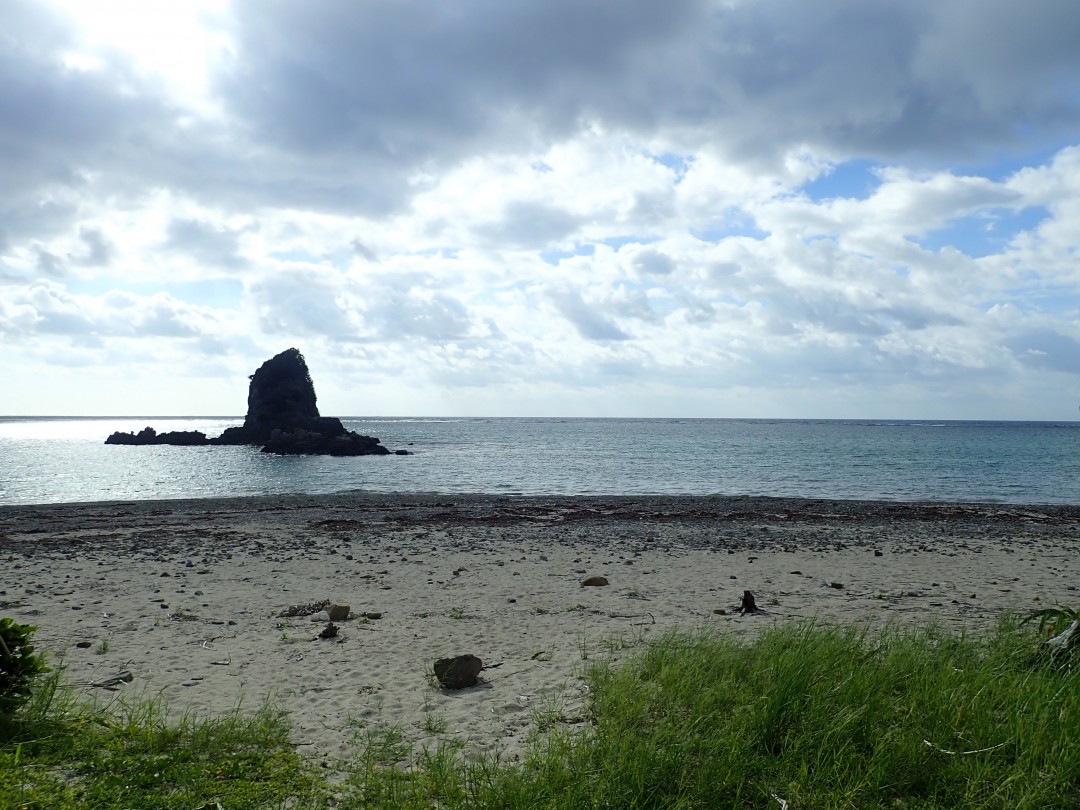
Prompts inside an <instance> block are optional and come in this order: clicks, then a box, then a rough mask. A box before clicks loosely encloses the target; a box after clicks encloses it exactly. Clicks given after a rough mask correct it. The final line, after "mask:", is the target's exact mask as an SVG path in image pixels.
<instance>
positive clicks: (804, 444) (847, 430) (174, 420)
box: [0, 416, 1080, 504]
mask: <svg viewBox="0 0 1080 810" xmlns="http://www.w3.org/2000/svg"><path fill="white" fill-rule="evenodd" d="M340 418H341V420H342V422H343V424H344V425H345V427H346V428H347V429H348V430H352V431H355V432H357V433H360V434H364V435H370V436H374V437H376V438H378V439H379V440H380V441H381V442H382V444H383V446H385V447H386V448H388V449H389V450H391V451H395V450H407V451H408V455H401V456H398V455H392V456H388V457H354V458H337V457H329V456H275V455H271V454H266V453H261V452H259V448H258V447H253V446H247V445H240V446H198V447H173V446H144V447H123V446H112V445H105V444H104V441H105V438H106V437H107V436H108V435H109V434H111V433H113V432H115V431H125V432H127V431H137V430H140V429H142V428H143V427H146V426H150V427H154V428H155V429H158V430H166V429H168V430H178V429H181V430H200V431H202V432H204V433H205V434H206V435H208V436H216V435H219V434H220V433H221V432H222V431H223V430H224V429H225V428H227V427H230V426H232V425H236V424H239V423H240V421H242V420H241V418H240V417H199V416H196V417H147V416H121V417H101V416H94V417H74V416H66V417H32V416H24V417H0V458H2V459H3V460H4V462H5V463H4V464H3V465H0V504H14V503H22V504H26V503H66V502H86V501H115V500H162V499H174V498H203V497H228V496H234V495H270V494H330V493H335V492H345V491H355V490H364V491H371V492H397V493H414V492H432V493H446V494H451V493H462V494H464V493H476V494H503V495H551V496H573V495H680V496H683V495H754V496H769V495H774V496H779V497H800V498H825V499H838V500H892V501H957V502H960V501H963V502H987V503H1018V504H1019V503H1032V504H1040V503H1041V504H1047V503H1056V504H1080V429H1078V427H1080V422H1076V421H1045V420H1038V421H1018V420H1010V421H1004V420H999V421H990V420H921V419H920V420H916V419H895V418H894V419H881V418H868V419H778V418H766V417H761V418H752V419H740V418H731V417H725V418H682V417H667V418H658V417H622V418H613V417H456V416H454V417H447V416H435V417H417V416H367V417H340Z"/></svg>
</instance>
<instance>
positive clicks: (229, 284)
mask: <svg viewBox="0 0 1080 810" xmlns="http://www.w3.org/2000/svg"><path fill="white" fill-rule="evenodd" d="M66 287H67V290H68V292H70V293H72V294H75V295H94V296H98V295H105V294H106V293H110V292H114V291H116V290H122V291H123V292H126V293H131V294H132V295H139V296H151V295H154V294H155V293H166V294H167V295H170V296H172V297H173V298H176V299H177V300H180V301H185V302H187V303H189V304H196V305H198V306H208V307H224V308H230V307H238V306H239V305H240V301H241V299H242V298H243V295H244V285H243V284H242V283H241V282H240V281H239V280H237V279H233V278H214V279H202V280H199V281H176V282H171V283H165V284H162V283H160V282H153V283H140V282H137V281H129V280H128V279H122V280H121V279H112V278H92V279H85V280H84V279H72V280H71V281H68V282H67V284H66Z"/></svg>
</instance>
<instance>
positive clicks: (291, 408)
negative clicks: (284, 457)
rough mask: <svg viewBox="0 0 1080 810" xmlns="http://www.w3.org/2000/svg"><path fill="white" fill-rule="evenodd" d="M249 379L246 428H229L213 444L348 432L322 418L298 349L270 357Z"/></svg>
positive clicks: (308, 374) (329, 420)
mask: <svg viewBox="0 0 1080 810" xmlns="http://www.w3.org/2000/svg"><path fill="white" fill-rule="evenodd" d="M250 379H251V384H250V385H248V410H247V416H246V417H245V418H244V424H243V426H242V427H231V428H228V429H227V430H226V431H225V432H224V433H222V434H221V435H220V436H219V437H218V438H216V439H214V440H213V441H214V444H266V443H267V442H268V441H270V435H271V434H272V433H273V432H274V431H275V430H280V431H283V432H285V433H291V432H293V431H296V430H308V431H313V432H316V433H319V434H322V435H325V436H327V437H332V436H333V435H341V434H342V433H344V432H345V428H344V427H343V426H342V424H341V422H339V421H338V420H337V419H333V418H331V419H327V420H323V419H322V418H321V417H320V416H319V408H318V406H317V405H316V404H315V385H314V383H312V382H311V374H310V373H309V372H308V367H307V363H306V362H305V361H304V355H302V354H300V352H299V351H298V350H297V349H286V350H285V351H283V352H282V353H281V354H279V355H276V356H274V357H271V358H270V359H269V360H267V361H266V362H265V363H263V364H262V365H261V366H259V370H258V371H256V372H255V373H254V374H252V375H251V377H250Z"/></svg>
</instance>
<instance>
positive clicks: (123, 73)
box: [0, 0, 175, 250]
mask: <svg viewBox="0 0 1080 810" xmlns="http://www.w3.org/2000/svg"><path fill="white" fill-rule="evenodd" d="M3 16H4V24H3V30H2V31H0V188H3V189H4V193H3V195H2V200H0V223H3V224H2V225H0V250H2V249H4V248H5V247H8V246H10V245H11V244H12V243H13V241H17V240H20V239H22V238H25V237H28V236H29V237H36V238H41V237H45V236H51V235H54V234H56V233H58V232H61V231H63V230H65V229H67V228H69V227H70V226H71V224H72V222H73V220H74V217H75V215H76V213H77V211H78V204H77V200H79V199H80V198H81V197H82V196H83V195H85V194H87V193H91V192H90V191H89V186H90V184H91V181H90V179H89V175H90V174H91V173H102V172H104V173H110V174H111V173H113V172H116V173H119V174H123V175H130V174H131V172H132V171H136V172H140V171H141V170H142V169H144V168H146V164H147V162H148V161H149V163H150V164H151V165H152V164H153V163H155V162H157V161H160V160H161V156H160V155H155V154H154V153H155V152H156V149H155V144H157V143H159V142H160V140H161V138H160V135H159V133H162V132H166V131H168V130H170V129H171V125H172V123H173V121H174V118H175V114H174V113H173V112H172V111H170V109H169V108H168V105H166V104H165V103H164V102H163V101H162V100H161V99H160V98H158V97H157V96H156V93H157V90H156V89H155V88H154V87H152V86H150V85H148V84H147V83H146V81H145V80H144V79H143V78H141V77H140V76H138V75H137V74H136V73H134V72H133V71H132V69H131V67H130V65H128V64H126V63H124V62H123V61H122V60H120V59H119V57H116V55H115V54H114V55H113V60H112V61H110V62H109V63H108V64H107V65H106V66H105V67H104V68H103V69H100V70H90V71H80V70H75V69H71V68H69V67H67V66H65V64H64V61H63V58H64V54H65V52H66V51H67V50H69V49H71V48H73V47H74V45H75V44H77V40H76V39H75V34H74V32H73V31H72V30H70V29H69V28H68V27H66V26H65V24H64V23H63V22H62V21H61V20H60V19H59V18H58V16H56V15H55V14H54V13H53V12H52V10H50V9H49V7H48V6H47V5H46V4H44V3H36V2H24V0H7V2H5V3H4V9H3ZM147 153H149V155H150V157H149V158H148V157H147ZM144 179H149V178H144Z"/></svg>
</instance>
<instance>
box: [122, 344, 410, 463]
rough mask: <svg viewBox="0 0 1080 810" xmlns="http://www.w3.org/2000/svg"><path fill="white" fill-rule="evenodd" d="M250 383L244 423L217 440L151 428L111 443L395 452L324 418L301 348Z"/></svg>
mask: <svg viewBox="0 0 1080 810" xmlns="http://www.w3.org/2000/svg"><path fill="white" fill-rule="evenodd" d="M250 379H251V383H250V385H249V386H248V410H247V416H246V417H245V418H244V424H243V425H241V426H239V427H231V428H227V429H226V430H225V432H224V433H222V434H221V435H220V436H218V437H216V438H208V437H207V436H206V434H205V433H202V432H201V431H197V430H184V431H173V432H167V433H158V432H157V431H156V430H154V429H153V428H152V427H147V428H144V429H143V430H140V431H139V432H138V433H123V432H120V431H117V432H116V433H113V434H112V435H111V436H109V438H107V439H106V440H105V444H126V445H148V444H172V445H183V446H197V445H222V444H232V445H237V444H258V445H262V452H264V453H277V454H279V455H323V456H386V455H390V452H391V451H390V450H388V449H387V448H385V447H383V445H382V443H381V442H380V441H379V440H378V439H376V438H375V437H374V436H362V435H361V434H359V433H356V432H354V431H351V430H346V429H345V426H344V425H342V424H341V420H340V419H338V418H336V417H333V416H320V415H319V408H318V405H317V404H316V398H315V385H314V383H313V382H312V381H311V373H310V372H309V371H308V367H307V362H306V361H305V360H304V355H302V354H301V353H300V351H299V350H298V349H286V350H285V351H283V352H282V353H281V354H278V355H275V356H274V357H271V358H270V359H269V360H267V361H266V362H265V363H263V364H262V365H261V366H259V369H258V371H256V372H255V373H254V374H252V375H251V378H250ZM395 455H399V456H405V455H409V452H408V451H407V450H397V451H395Z"/></svg>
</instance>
